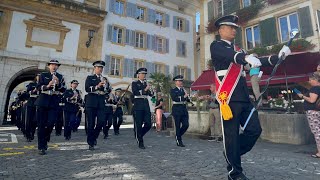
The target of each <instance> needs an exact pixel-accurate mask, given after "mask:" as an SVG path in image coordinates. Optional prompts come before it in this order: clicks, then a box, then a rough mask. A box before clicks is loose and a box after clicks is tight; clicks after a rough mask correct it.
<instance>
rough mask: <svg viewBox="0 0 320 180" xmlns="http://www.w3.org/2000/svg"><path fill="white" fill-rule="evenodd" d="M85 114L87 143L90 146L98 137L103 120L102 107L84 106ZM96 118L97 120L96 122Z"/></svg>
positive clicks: (103, 112)
mask: <svg viewBox="0 0 320 180" xmlns="http://www.w3.org/2000/svg"><path fill="white" fill-rule="evenodd" d="M86 114H87V126H88V127H87V132H88V133H87V143H88V144H89V145H90V146H93V145H94V142H95V141H96V140H97V138H98V137H99V134H100V131H101V129H102V127H103V125H104V122H105V111H104V109H98V108H86ZM96 120H97V122H96Z"/></svg>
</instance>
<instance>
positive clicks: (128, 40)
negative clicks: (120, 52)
mask: <svg viewBox="0 0 320 180" xmlns="http://www.w3.org/2000/svg"><path fill="white" fill-rule="evenodd" d="M125 44H126V45H129V44H130V30H129V29H126V42H125Z"/></svg>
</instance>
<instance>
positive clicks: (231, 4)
mask: <svg viewBox="0 0 320 180" xmlns="http://www.w3.org/2000/svg"><path fill="white" fill-rule="evenodd" d="M239 9H240V0H224V1H223V11H224V15H228V14H231V13H234V12H236V11H237V10H239Z"/></svg>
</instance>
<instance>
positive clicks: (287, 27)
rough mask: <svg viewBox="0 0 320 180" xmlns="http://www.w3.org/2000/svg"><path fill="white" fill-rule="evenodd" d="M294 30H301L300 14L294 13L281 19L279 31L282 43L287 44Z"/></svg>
mask: <svg viewBox="0 0 320 180" xmlns="http://www.w3.org/2000/svg"><path fill="white" fill-rule="evenodd" d="M294 28H297V29H299V20H298V14H297V13H293V14H289V15H287V16H283V17H280V18H279V29H280V36H281V42H286V41H288V40H289V38H290V31H291V30H292V29H294Z"/></svg>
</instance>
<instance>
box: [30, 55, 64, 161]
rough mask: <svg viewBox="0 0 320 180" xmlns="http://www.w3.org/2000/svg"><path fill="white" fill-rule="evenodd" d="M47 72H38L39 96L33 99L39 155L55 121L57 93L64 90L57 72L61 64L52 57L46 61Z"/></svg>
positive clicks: (57, 104) (42, 153) (45, 145)
mask: <svg viewBox="0 0 320 180" xmlns="http://www.w3.org/2000/svg"><path fill="white" fill-rule="evenodd" d="M47 65H48V69H49V72H43V73H41V74H40V77H39V82H38V84H37V90H38V91H39V93H40V94H39V97H38V98H37V100H36V101H35V105H36V106H37V108H38V109H37V122H38V149H39V154H40V155H45V154H46V150H47V148H48V145H47V143H48V142H49V141H50V134H51V132H52V130H53V127H54V125H55V123H56V121H57V112H58V108H59V102H60V99H59V97H58V95H59V94H60V93H61V92H63V91H64V90H65V82H64V78H63V76H62V74H59V73H58V72H57V70H58V68H59V66H60V65H61V64H60V63H59V61H57V60H55V59H53V60H50V62H48V64H47Z"/></svg>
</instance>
